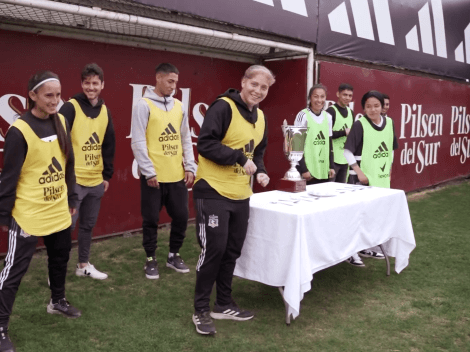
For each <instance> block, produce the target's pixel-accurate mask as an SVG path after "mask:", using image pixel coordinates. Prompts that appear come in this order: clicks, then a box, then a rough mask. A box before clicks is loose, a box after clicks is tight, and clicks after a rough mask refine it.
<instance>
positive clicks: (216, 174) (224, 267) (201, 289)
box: [192, 65, 275, 335]
mask: <svg viewBox="0 0 470 352" xmlns="http://www.w3.org/2000/svg"><path fill="white" fill-rule="evenodd" d="M274 81H275V79H274V76H273V74H272V72H271V71H270V70H269V69H267V68H266V67H264V66H259V65H254V66H250V67H249V68H248V69H247V70H246V72H245V74H244V76H243V78H242V81H241V85H242V90H241V91H238V90H236V89H229V90H227V91H226V92H225V93H224V94H222V95H220V96H219V97H218V98H217V99H216V100H215V101H214V102H213V103H212V105H211V106H210V107H209V109H208V110H207V113H206V116H205V118H204V122H203V124H202V126H201V131H200V133H199V139H198V143H197V149H198V152H199V168H198V173H197V177H196V181H195V184H194V187H193V193H194V203H195V205H196V212H197V214H196V233H197V238H198V241H199V244H200V246H201V248H202V250H201V254H200V255H199V261H198V263H197V266H196V289H195V296H194V310H195V312H194V314H193V317H192V320H193V323H194V324H195V326H196V331H197V332H198V333H199V334H204V335H213V334H215V333H216V329H215V325H214V322H213V320H212V318H213V319H232V320H238V321H243V320H249V319H251V318H253V316H254V314H253V313H252V312H249V311H247V310H244V309H241V308H239V307H238V305H237V304H236V303H235V302H234V300H233V299H232V279H233V271H234V269H235V261H236V260H237V258H238V257H239V256H240V254H241V250H242V247H243V243H244V241H245V237H246V231H247V228H248V218H249V215H250V203H249V201H250V196H251V195H252V194H253V192H252V190H251V187H250V178H251V177H254V178H255V179H256V181H257V182H258V183H259V184H261V186H263V187H266V186H267V184H268V183H269V177H268V175H267V174H266V170H265V168H264V163H263V156H264V151H265V149H266V146H267V125H266V119H265V116H264V114H263V112H262V111H261V110H260V109H259V108H258V105H259V103H260V102H261V101H263V100H264V98H266V96H267V94H268V90H269V87H270V86H271V85H272V84H274ZM214 283H215V284H216V289H217V297H216V302H215V305H214V309H213V310H212V312H210V306H209V303H210V296H211V292H212V288H213V286H214Z"/></svg>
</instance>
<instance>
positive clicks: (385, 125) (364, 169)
mask: <svg viewBox="0 0 470 352" xmlns="http://www.w3.org/2000/svg"><path fill="white" fill-rule="evenodd" d="M361 105H362V108H363V109H364V116H363V117H361V118H360V119H359V120H358V121H356V122H354V124H353V126H352V128H351V131H350V133H349V135H348V139H347V140H346V144H345V146H344V156H345V158H346V160H347V161H348V164H349V165H350V166H351V170H350V171H349V173H350V175H349V183H353V184H363V185H369V186H375V187H383V188H390V173H391V170H392V163H393V151H394V150H395V149H397V148H398V141H397V138H396V136H395V130H394V127H393V121H392V119H391V118H389V117H383V116H382V115H381V113H382V109H383V106H384V97H383V95H382V93H380V92H378V91H375V90H371V91H369V92H367V93H366V94H364V96H363V97H362V99H361ZM359 255H360V256H362V257H369V258H375V259H384V258H385V257H384V255H383V254H382V253H377V252H374V251H372V250H369V249H367V250H363V251H360V252H359ZM347 262H348V263H349V264H351V265H354V266H358V267H364V266H365V265H364V263H363V262H362V260H361V259H360V258H359V256H358V255H357V254H356V255H354V256H352V257H350V258H349V259H348V260H347Z"/></svg>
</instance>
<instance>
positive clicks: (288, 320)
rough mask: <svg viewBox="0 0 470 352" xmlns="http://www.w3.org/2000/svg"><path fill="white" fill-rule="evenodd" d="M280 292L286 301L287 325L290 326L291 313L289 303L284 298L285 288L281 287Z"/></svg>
mask: <svg viewBox="0 0 470 352" xmlns="http://www.w3.org/2000/svg"><path fill="white" fill-rule="evenodd" d="M279 292H280V293H281V296H282V300H283V301H284V306H285V307H286V325H287V326H290V316H291V315H290V314H289V305H288V304H287V302H286V300H285V299H284V289H283V288H282V287H279Z"/></svg>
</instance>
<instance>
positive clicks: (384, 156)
mask: <svg viewBox="0 0 470 352" xmlns="http://www.w3.org/2000/svg"><path fill="white" fill-rule="evenodd" d="M387 156H388V152H382V153H377V154H374V156H373V158H374V159H378V158H386V157H387Z"/></svg>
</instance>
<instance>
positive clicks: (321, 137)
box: [313, 131, 325, 145]
mask: <svg viewBox="0 0 470 352" xmlns="http://www.w3.org/2000/svg"><path fill="white" fill-rule="evenodd" d="M317 144H319V145H325V135H324V134H323V131H320V133H319V134H318V135H317V138H315V140H314V141H313V145H317Z"/></svg>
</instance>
